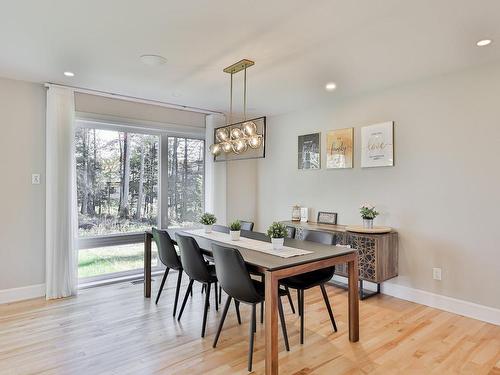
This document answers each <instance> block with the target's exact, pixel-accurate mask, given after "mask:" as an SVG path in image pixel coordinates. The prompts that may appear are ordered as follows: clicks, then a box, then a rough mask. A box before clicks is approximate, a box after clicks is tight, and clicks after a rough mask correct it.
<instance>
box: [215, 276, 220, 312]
mask: <svg viewBox="0 0 500 375" xmlns="http://www.w3.org/2000/svg"><path fill="white" fill-rule="evenodd" d="M217 293H218V289H217V281H216V282H215V283H214V296H215V311H219V296H218V294H217Z"/></svg>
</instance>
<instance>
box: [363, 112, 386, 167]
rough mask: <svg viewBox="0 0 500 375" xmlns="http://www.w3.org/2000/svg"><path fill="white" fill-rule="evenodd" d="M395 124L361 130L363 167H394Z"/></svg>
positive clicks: (379, 125) (371, 126)
mask: <svg viewBox="0 0 500 375" xmlns="http://www.w3.org/2000/svg"><path fill="white" fill-rule="evenodd" d="M393 133H394V122H393V121H388V122H383V123H380V124H375V125H370V126H365V127H362V128H361V167H363V168H367V167H390V166H393V165H394V134H393Z"/></svg>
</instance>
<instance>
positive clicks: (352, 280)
mask: <svg viewBox="0 0 500 375" xmlns="http://www.w3.org/2000/svg"><path fill="white" fill-rule="evenodd" d="M347 268H348V272H349V279H348V280H349V292H348V296H349V341H352V342H356V341H358V340H359V299H358V257H357V255H356V256H355V257H354V259H353V260H352V261H350V262H348V263H347Z"/></svg>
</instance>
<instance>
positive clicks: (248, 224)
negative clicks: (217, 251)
mask: <svg viewBox="0 0 500 375" xmlns="http://www.w3.org/2000/svg"><path fill="white" fill-rule="evenodd" d="M239 222H240V224H241V229H242V230H253V221H245V220H239Z"/></svg>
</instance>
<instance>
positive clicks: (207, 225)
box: [200, 212, 217, 233]
mask: <svg viewBox="0 0 500 375" xmlns="http://www.w3.org/2000/svg"><path fill="white" fill-rule="evenodd" d="M216 222H217V218H216V217H215V215H214V214H211V213H208V212H205V213H204V214H203V215H201V218H200V223H201V224H203V229H205V233H212V225H214V224H215V223H216Z"/></svg>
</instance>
